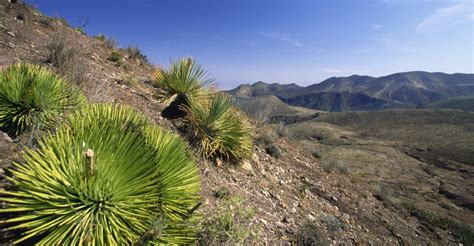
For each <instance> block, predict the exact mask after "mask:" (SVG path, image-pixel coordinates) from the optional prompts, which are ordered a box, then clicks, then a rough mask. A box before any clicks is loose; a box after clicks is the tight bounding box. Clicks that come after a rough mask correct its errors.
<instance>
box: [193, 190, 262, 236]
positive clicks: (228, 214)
mask: <svg viewBox="0 0 474 246" xmlns="http://www.w3.org/2000/svg"><path fill="white" fill-rule="evenodd" d="M244 202H245V200H244V199H243V198H242V197H240V196H233V197H229V198H227V199H222V200H221V201H220V203H219V204H218V205H217V206H216V207H215V208H214V209H213V210H212V211H211V212H209V213H208V214H207V215H206V216H204V219H203V220H202V221H201V223H200V225H199V227H200V229H199V232H198V245H222V244H226V245H235V244H242V243H244V242H245V241H246V240H248V239H249V237H250V233H251V232H252V230H254V229H253V228H252V226H250V222H251V220H252V218H253V216H254V211H253V210H252V209H250V210H249V209H246V208H244V206H243V204H244Z"/></svg>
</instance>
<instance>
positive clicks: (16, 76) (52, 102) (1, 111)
mask: <svg viewBox="0 0 474 246" xmlns="http://www.w3.org/2000/svg"><path fill="white" fill-rule="evenodd" d="M85 102H86V99H85V97H84V95H82V93H81V92H80V91H79V89H78V88H76V87H75V86H73V85H71V84H70V83H68V82H67V81H66V80H64V79H63V78H61V77H60V76H59V75H56V74H55V73H54V72H52V71H49V70H48V69H45V68H42V67H40V66H37V65H31V64H25V63H18V64H14V65H11V66H10V67H9V68H8V69H7V70H5V71H3V72H2V73H1V74H0V128H1V129H2V130H3V131H5V132H7V133H8V134H9V135H11V136H18V135H19V134H21V133H22V132H24V131H26V130H28V129H30V128H31V127H36V128H43V127H50V126H52V125H53V124H54V123H56V122H57V120H58V116H60V115H61V114H62V113H64V112H67V111H70V110H73V109H76V108H78V107H81V106H82V105H84V104H85Z"/></svg>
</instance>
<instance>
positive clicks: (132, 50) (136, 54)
mask: <svg viewBox="0 0 474 246" xmlns="http://www.w3.org/2000/svg"><path fill="white" fill-rule="evenodd" d="M125 51H127V54H128V58H129V59H133V60H137V61H138V62H139V63H140V65H143V64H146V63H148V58H147V57H146V55H144V54H143V53H142V51H141V50H140V49H139V48H138V47H134V46H127V48H125Z"/></svg>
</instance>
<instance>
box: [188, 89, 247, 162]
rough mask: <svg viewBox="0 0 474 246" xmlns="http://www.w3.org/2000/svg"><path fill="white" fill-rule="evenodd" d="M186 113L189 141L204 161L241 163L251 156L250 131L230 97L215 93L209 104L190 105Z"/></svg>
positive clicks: (245, 120) (205, 102)
mask: <svg viewBox="0 0 474 246" xmlns="http://www.w3.org/2000/svg"><path fill="white" fill-rule="evenodd" d="M186 111H187V116H186V120H187V121H188V123H189V125H190V128H191V132H192V133H191V134H192V137H193V139H194V141H195V142H196V144H197V145H198V147H199V148H200V150H201V153H202V155H203V156H205V157H206V158H214V157H224V158H227V159H241V158H246V157H248V155H249V154H250V153H251V148H252V136H251V133H252V131H251V127H250V125H249V124H248V122H247V119H246V117H245V116H244V115H243V114H242V113H241V112H240V111H239V110H238V109H237V108H235V107H234V106H233V103H232V100H231V97H230V96H229V95H227V94H225V93H223V92H218V93H215V94H214V95H213V97H212V98H211V99H210V100H208V101H201V102H195V101H192V102H191V103H190V105H189V106H188V107H187V108H186Z"/></svg>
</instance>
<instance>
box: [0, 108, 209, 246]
mask: <svg viewBox="0 0 474 246" xmlns="http://www.w3.org/2000/svg"><path fill="white" fill-rule="evenodd" d="M24 157H25V158H24V159H25V161H24V162H23V163H15V164H14V166H15V167H16V168H14V169H12V170H11V172H12V173H13V175H14V176H15V177H16V179H14V180H15V185H16V186H17V189H16V190H15V191H0V201H4V202H6V203H7V205H8V206H7V208H5V209H0V212H3V213H7V212H8V213H17V214H18V216H17V217H14V218H11V219H9V220H7V221H4V222H5V223H8V224H11V226H10V228H11V229H21V230H22V231H23V236H22V237H21V238H19V239H18V240H17V241H15V242H16V243H19V242H23V241H25V240H28V239H34V240H36V241H38V242H39V243H41V244H53V245H57V244H66V245H69V244H73V245H75V244H88V245H103V244H107V245H108V244H114V245H115V244H121V245H128V244H134V243H136V242H138V241H140V240H141V239H142V238H143V236H144V235H148V234H149V233H150V230H151V229H150V228H151V221H152V220H153V218H159V217H163V218H166V219H165V220H163V224H162V225H161V227H162V228H164V229H163V232H161V233H160V235H168V234H170V233H173V235H175V236H176V237H174V238H175V239H174V240H173V238H167V239H166V241H167V242H169V243H180V242H184V241H186V242H190V241H192V240H193V237H192V236H190V235H192V233H190V230H189V229H182V230H179V229H176V226H174V225H176V224H177V223H184V222H185V221H186V220H187V219H188V218H189V217H190V216H191V214H190V213H191V211H192V209H193V207H195V206H196V203H197V202H198V201H199V199H200V197H199V192H200V178H199V172H198V168H197V167H196V165H195V163H194V161H193V159H192V158H190V156H189V154H188V149H187V146H186V144H185V143H184V142H183V141H182V140H181V139H180V138H179V136H176V135H173V134H171V133H170V132H165V131H163V130H162V129H161V128H159V127H157V126H149V125H148V119H147V118H146V117H145V116H143V115H142V114H140V113H138V112H136V111H135V110H134V109H132V108H130V107H125V106H113V105H110V104H97V105H92V106H88V107H86V108H84V109H83V110H81V111H78V112H76V113H74V114H72V115H70V116H69V117H68V121H67V123H66V124H64V125H63V126H62V127H60V128H59V129H58V130H57V132H56V133H55V134H51V135H49V136H46V137H44V138H43V139H41V141H40V147H39V148H38V149H35V150H32V149H27V150H26V151H25V156H24ZM166 228H174V229H169V230H168V229H166ZM149 240H151V241H165V239H164V238H160V237H159V236H155V237H150V238H149Z"/></svg>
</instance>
